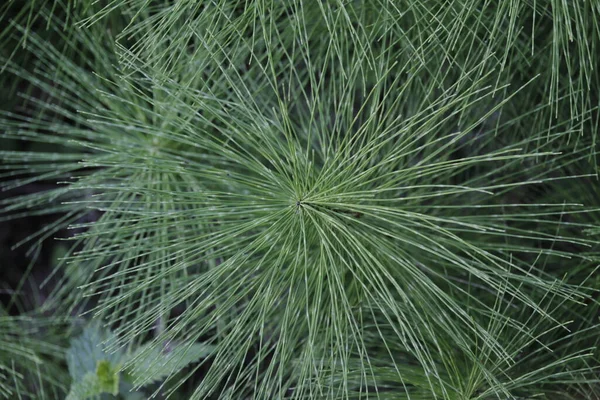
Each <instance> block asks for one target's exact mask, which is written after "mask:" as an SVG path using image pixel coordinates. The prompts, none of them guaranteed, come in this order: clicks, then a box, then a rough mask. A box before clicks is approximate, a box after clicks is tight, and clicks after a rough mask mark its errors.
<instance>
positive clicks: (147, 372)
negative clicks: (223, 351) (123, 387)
mask: <svg viewBox="0 0 600 400" xmlns="http://www.w3.org/2000/svg"><path fill="white" fill-rule="evenodd" d="M213 350H214V346H211V345H207V344H202V343H194V344H192V345H191V346H190V345H183V344H181V345H175V346H174V347H173V348H172V349H169V350H166V349H164V348H161V347H160V346H157V345H156V344H155V343H149V344H147V345H145V346H142V347H140V348H139V349H138V350H137V351H136V352H135V353H134V354H133V355H132V356H131V358H130V360H129V362H128V364H129V365H130V366H131V367H130V368H128V372H129V376H130V377H131V380H132V382H133V383H134V385H135V386H136V387H140V386H144V385H148V384H150V383H152V382H156V381H158V380H161V379H163V378H165V377H167V376H169V375H172V374H175V373H177V372H179V371H180V370H182V369H183V368H184V367H185V366H187V365H188V364H190V363H193V362H196V361H199V360H200V359H202V358H205V357H207V356H208V355H210V354H211V352H212V351H213Z"/></svg>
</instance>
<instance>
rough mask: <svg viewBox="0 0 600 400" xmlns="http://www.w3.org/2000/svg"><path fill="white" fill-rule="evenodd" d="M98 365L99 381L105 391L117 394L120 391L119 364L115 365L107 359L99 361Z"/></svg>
mask: <svg viewBox="0 0 600 400" xmlns="http://www.w3.org/2000/svg"><path fill="white" fill-rule="evenodd" d="M96 365H97V366H96V377H97V378H98V382H100V385H101V386H102V388H103V389H104V391H105V392H108V393H112V394H113V395H115V396H116V395H117V394H118V393H119V366H113V365H112V364H111V363H110V361H106V360H101V361H98V363H97V364H96Z"/></svg>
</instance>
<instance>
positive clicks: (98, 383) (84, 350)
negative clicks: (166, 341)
mask: <svg viewBox="0 0 600 400" xmlns="http://www.w3.org/2000/svg"><path fill="white" fill-rule="evenodd" d="M114 339H115V337H114V334H113V333H112V332H110V331H109V330H107V329H103V328H101V327H100V326H98V324H93V325H88V326H86V327H85V329H84V330H83V332H82V333H81V335H80V336H78V337H77V338H75V339H73V340H72V342H71V346H70V348H69V350H68V351H67V364H68V367H69V372H70V375H71V389H70V391H69V394H68V395H67V399H68V400H83V399H88V398H93V397H97V396H99V395H102V394H112V395H113V396H117V395H119V394H121V395H122V396H124V397H125V398H126V399H134V398H137V397H134V396H135V395H138V396H140V397H141V396H142V394H141V393H139V392H133V391H131V390H132V389H133V387H137V388H140V387H142V386H146V385H148V384H150V383H153V382H156V381H161V380H163V379H164V378H166V377H168V376H170V375H172V374H174V373H176V372H179V371H180V370H181V369H183V368H184V367H186V366H187V365H188V364H190V363H194V362H197V361H199V360H200V359H202V358H205V357H206V356H208V355H209V354H210V351H211V349H210V346H205V345H202V344H196V343H194V344H192V345H191V346H190V345H185V344H177V345H176V346H173V345H171V346H170V347H174V348H164V349H161V348H159V347H157V346H156V345H153V344H152V343H149V344H147V345H144V346H142V347H140V348H138V349H136V350H135V351H133V352H132V351H129V352H125V351H122V350H121V351H116V352H109V351H108V349H107V348H106V345H107V343H110V342H111V341H113V340H114ZM124 366H125V367H124ZM124 368H127V371H126V372H123V369H124ZM122 375H123V376H122Z"/></svg>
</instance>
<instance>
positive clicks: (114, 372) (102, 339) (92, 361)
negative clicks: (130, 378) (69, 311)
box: [67, 324, 123, 400]
mask: <svg viewBox="0 0 600 400" xmlns="http://www.w3.org/2000/svg"><path fill="white" fill-rule="evenodd" d="M112 338H113V334H112V332H110V331H109V330H108V329H103V328H101V327H100V326H99V324H90V325H88V326H87V327H86V328H85V329H84V330H83V332H82V334H81V335H80V336H79V337H77V338H76V339H73V340H72V341H71V347H70V348H69V350H68V351H67V363H68V367H69V373H70V374H71V378H72V383H71V390H70V391H69V396H68V397H67V399H68V400H75V399H78V400H83V399H87V398H90V397H92V396H98V395H100V394H103V393H110V394H113V395H117V394H118V393H119V371H120V368H121V364H120V361H121V359H122V357H123V354H122V353H121V352H116V353H109V352H108V351H107V350H106V345H107V343H108V342H109V341H110V340H112Z"/></svg>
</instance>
